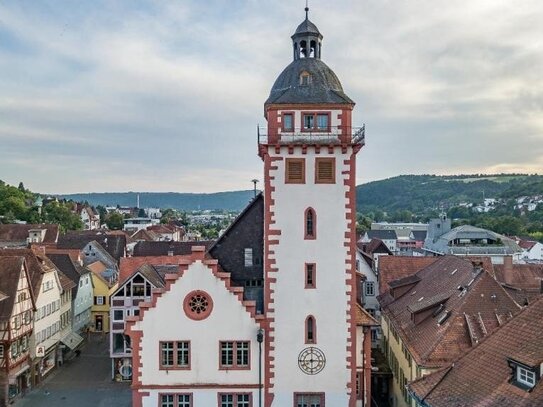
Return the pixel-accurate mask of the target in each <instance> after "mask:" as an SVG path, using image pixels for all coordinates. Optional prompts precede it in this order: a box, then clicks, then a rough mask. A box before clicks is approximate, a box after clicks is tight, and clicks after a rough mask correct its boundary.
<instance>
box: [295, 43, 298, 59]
mask: <svg viewBox="0 0 543 407" xmlns="http://www.w3.org/2000/svg"><path fill="white" fill-rule="evenodd" d="M294 59H298V43H297V42H294Z"/></svg>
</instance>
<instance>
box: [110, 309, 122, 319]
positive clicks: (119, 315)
mask: <svg viewBox="0 0 543 407" xmlns="http://www.w3.org/2000/svg"><path fill="white" fill-rule="evenodd" d="M113 320H114V321H124V313H123V310H122V309H114V310H113Z"/></svg>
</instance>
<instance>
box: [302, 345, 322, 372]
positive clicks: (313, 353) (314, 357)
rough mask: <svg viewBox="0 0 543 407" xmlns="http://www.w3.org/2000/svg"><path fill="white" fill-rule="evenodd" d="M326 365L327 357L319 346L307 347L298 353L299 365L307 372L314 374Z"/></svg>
mask: <svg viewBox="0 0 543 407" xmlns="http://www.w3.org/2000/svg"><path fill="white" fill-rule="evenodd" d="M325 365H326V357H325V356H324V353H323V352H322V350H320V349H319V348H315V347H313V346H311V347H309V348H305V349H304V350H302V351H301V352H300V354H299V355H298V366H299V367H300V369H301V370H302V372H304V373H305V374H309V375H314V374H317V373H319V372H320V371H322V369H324V366H325Z"/></svg>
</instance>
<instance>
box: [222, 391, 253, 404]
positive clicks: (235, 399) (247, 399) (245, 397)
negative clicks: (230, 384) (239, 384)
mask: <svg viewBox="0 0 543 407" xmlns="http://www.w3.org/2000/svg"><path fill="white" fill-rule="evenodd" d="M252 405H253V397H252V394H250V393H232V394H225V393H219V407H252Z"/></svg>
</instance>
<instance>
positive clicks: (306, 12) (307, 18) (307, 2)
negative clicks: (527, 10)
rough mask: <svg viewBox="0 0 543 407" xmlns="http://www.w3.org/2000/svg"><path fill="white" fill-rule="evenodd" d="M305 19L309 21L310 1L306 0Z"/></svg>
mask: <svg viewBox="0 0 543 407" xmlns="http://www.w3.org/2000/svg"><path fill="white" fill-rule="evenodd" d="M305 19H306V20H309V0H305Z"/></svg>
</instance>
